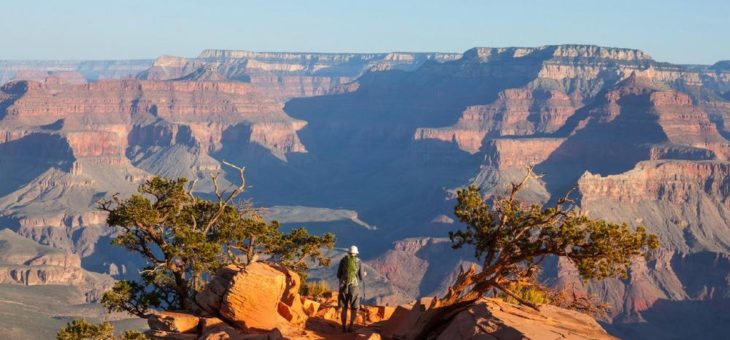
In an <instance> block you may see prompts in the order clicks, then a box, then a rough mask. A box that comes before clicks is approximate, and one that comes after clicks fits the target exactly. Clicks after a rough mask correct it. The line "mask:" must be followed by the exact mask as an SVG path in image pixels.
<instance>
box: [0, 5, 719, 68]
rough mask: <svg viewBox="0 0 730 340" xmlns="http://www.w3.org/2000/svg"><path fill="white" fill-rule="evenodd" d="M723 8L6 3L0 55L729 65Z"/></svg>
mask: <svg viewBox="0 0 730 340" xmlns="http://www.w3.org/2000/svg"><path fill="white" fill-rule="evenodd" d="M728 13H730V2H728V1H721V0H701V1H674V0H671V1H659V0H648V1H627V0H620V1H605V2H595V1H572V0H571V1H430V0H429V1H384V0H374V1H358V2H355V1H189V0H178V1H169V0H154V1H141V0H133V1H114V2H109V1H77V0H72V1H28V0H25V1H7V2H4V3H3V10H2V12H0V29H2V31H3V32H4V34H2V35H0V44H1V45H2V52H0V59H151V58H155V57H157V56H159V55H165V54H168V55H178V56H186V57H192V56H196V55H197V54H198V53H199V52H200V51H201V50H203V49H206V48H217V49H245V50H254V51H318V52H387V51H449V52H461V51H464V50H466V49H468V48H471V47H474V46H489V47H504V46H539V45H549V44H565V43H575V44H595V45H602V46H616V47H629V48H638V49H641V50H643V51H646V52H647V53H649V54H651V55H652V56H653V57H654V58H655V59H656V60H659V61H668V62H672V63H683V64H712V63H715V62H716V61H718V60H724V59H725V60H726V59H730V43H729V42H730V38H728V37H730V25H728V24H727V16H728Z"/></svg>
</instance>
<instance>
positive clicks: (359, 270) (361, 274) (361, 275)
mask: <svg viewBox="0 0 730 340" xmlns="http://www.w3.org/2000/svg"><path fill="white" fill-rule="evenodd" d="M357 267H358V268H357V276H358V278H359V279H360V281H361V282H362V279H363V278H364V277H365V276H367V274H368V273H366V272H365V269H362V261H358V266H357Z"/></svg>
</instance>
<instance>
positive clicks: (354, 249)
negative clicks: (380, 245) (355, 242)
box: [348, 246, 360, 255]
mask: <svg viewBox="0 0 730 340" xmlns="http://www.w3.org/2000/svg"><path fill="white" fill-rule="evenodd" d="M348 253H350V254H353V255H357V254H360V252H359V251H357V246H350V251H348Z"/></svg>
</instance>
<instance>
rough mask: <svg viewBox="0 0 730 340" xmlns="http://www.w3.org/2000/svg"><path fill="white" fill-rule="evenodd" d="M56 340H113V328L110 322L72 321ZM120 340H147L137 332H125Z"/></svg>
mask: <svg viewBox="0 0 730 340" xmlns="http://www.w3.org/2000/svg"><path fill="white" fill-rule="evenodd" d="M56 339H57V340H114V326H113V325H112V324H111V323H110V322H102V323H90V322H88V321H86V320H84V319H80V320H73V321H71V322H69V323H67V324H66V326H65V327H63V328H61V329H60V330H58V333H56ZM118 339H120V340H147V337H146V336H145V335H144V333H142V332H140V331H138V330H127V331H124V333H122V334H121V335H120V336H119V337H118Z"/></svg>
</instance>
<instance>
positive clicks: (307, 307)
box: [302, 298, 320, 317]
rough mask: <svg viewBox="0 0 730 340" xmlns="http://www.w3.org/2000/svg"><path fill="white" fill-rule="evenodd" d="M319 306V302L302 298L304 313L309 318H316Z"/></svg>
mask: <svg viewBox="0 0 730 340" xmlns="http://www.w3.org/2000/svg"><path fill="white" fill-rule="evenodd" d="M319 306H320V303H319V302H317V301H314V300H310V299H307V298H302V308H303V309H304V313H305V314H307V316H309V317H312V316H315V315H316V314H317V311H318V310H319Z"/></svg>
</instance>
